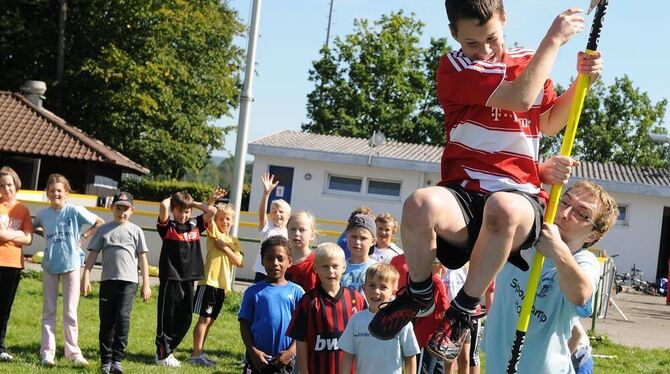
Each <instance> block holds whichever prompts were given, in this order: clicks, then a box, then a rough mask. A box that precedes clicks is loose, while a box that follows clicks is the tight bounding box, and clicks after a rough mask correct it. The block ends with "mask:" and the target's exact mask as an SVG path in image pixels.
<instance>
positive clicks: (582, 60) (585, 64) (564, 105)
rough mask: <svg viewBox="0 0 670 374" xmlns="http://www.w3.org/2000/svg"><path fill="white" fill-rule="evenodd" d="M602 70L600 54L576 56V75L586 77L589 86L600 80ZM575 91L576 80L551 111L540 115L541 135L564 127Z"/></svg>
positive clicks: (552, 132) (581, 53) (550, 133)
mask: <svg viewBox="0 0 670 374" xmlns="http://www.w3.org/2000/svg"><path fill="white" fill-rule="evenodd" d="M602 69H603V61H602V53H600V52H599V51H594V52H593V53H589V54H586V53H584V52H579V53H578V54H577V73H579V74H586V75H588V76H589V84H593V83H595V82H596V81H597V80H598V78H600V74H601V72H602ZM576 89H577V80H575V81H574V82H572V84H571V85H570V87H569V88H568V89H567V90H566V91H565V92H563V94H562V95H561V96H559V97H558V98H556V100H555V101H554V106H553V107H552V108H551V110H549V111H547V112H546V113H544V114H542V117H540V130H542V133H543V134H545V135H549V136H552V135H555V134H557V133H558V132H559V131H561V129H563V127H565V125H566V123H567V121H568V117H569V116H570V109H571V107H572V98H573V97H574V95H575V91H576Z"/></svg>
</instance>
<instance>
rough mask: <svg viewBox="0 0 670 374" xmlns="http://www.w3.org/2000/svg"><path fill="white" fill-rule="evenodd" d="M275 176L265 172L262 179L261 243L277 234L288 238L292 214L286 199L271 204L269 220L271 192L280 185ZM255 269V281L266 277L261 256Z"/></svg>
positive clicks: (259, 226)
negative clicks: (287, 224)
mask: <svg viewBox="0 0 670 374" xmlns="http://www.w3.org/2000/svg"><path fill="white" fill-rule="evenodd" d="M274 178H275V176H274V175H270V173H265V174H263V176H262V177H261V181H262V182H263V197H261V203H260V206H259V207H258V232H259V233H260V235H261V243H262V242H264V241H265V240H266V239H267V238H269V237H271V236H275V235H279V236H283V237H284V238H288V233H287V231H286V220H287V219H288V217H290V216H291V206H290V205H289V204H288V203H287V202H286V201H285V200H282V199H277V200H274V201H273V202H272V204H271V205H270V219H269V220H268V215H267V214H266V211H267V209H268V200H269V199H270V193H272V190H274V189H275V187H277V186H278V185H279V181H278V180H277V181H275V180H274ZM253 270H254V271H255V272H256V276H255V277H254V283H258V282H260V281H262V280H264V279H265V268H264V267H263V263H262V259H261V256H258V257H256V262H254V267H253Z"/></svg>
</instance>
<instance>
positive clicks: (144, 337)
mask: <svg viewBox="0 0 670 374" xmlns="http://www.w3.org/2000/svg"><path fill="white" fill-rule="evenodd" d="M25 275H26V276H25V277H24V279H23V280H22V281H21V284H20V285H19V291H18V293H17V296H16V301H15V302H14V307H13V309H12V316H11V319H10V321H9V331H8V333H7V338H6V340H5V342H6V344H7V346H8V348H9V351H10V352H11V353H12V354H13V355H14V356H15V360H14V361H13V362H12V363H0V372H2V373H21V374H25V373H28V372H30V373H43V372H44V373H72V372H91V371H97V370H98V369H99V367H100V363H99V359H98V326H99V320H98V284H97V283H94V284H93V292H92V295H90V296H89V297H88V298H82V299H81V301H80V302H79V346H80V347H81V349H82V350H83V351H84V355H85V356H86V358H87V359H88V360H89V362H90V363H91V364H90V366H89V367H88V368H84V369H81V368H75V367H73V366H71V365H70V364H69V362H68V361H67V360H65V359H63V357H62V354H63V330H62V326H61V321H62V314H61V313H62V306H61V305H62V298H61V299H59V319H60V321H59V322H58V328H57V334H56V341H57V347H58V351H57V356H56V357H57V361H56V367H55V368H44V367H42V366H41V365H40V364H39V362H40V359H39V347H40V320H41V316H42V285H41V282H40V280H39V278H40V274H39V272H27V273H26V274H25ZM152 291H153V295H152V298H151V300H150V301H148V302H147V303H143V302H142V300H141V299H140V298H137V299H136V301H135V308H134V309H133V314H132V317H131V328H130V338H129V342H128V348H127V350H126V353H127V357H126V360H125V362H124V368H125V369H126V371H127V372H129V373H149V372H151V373H170V372H175V370H174V369H167V368H159V367H157V366H156V365H155V364H154V352H155V346H154V335H155V329H156V301H157V296H158V290H157V289H156V288H154V289H153V290H152ZM240 301H241V295H240V294H239V293H231V294H230V295H228V297H227V299H226V302H225V305H224V308H223V310H222V311H221V314H220V315H219V318H218V320H217V321H216V323H214V326H212V329H211V331H210V335H209V338H208V339H207V343H206V345H205V352H206V353H207V355H208V356H210V357H212V358H214V359H215V360H216V361H217V362H218V365H217V367H216V368H215V369H209V368H200V367H195V366H191V365H188V363H186V362H184V361H186V360H187V359H188V356H189V355H190V352H191V351H190V350H191V347H192V339H193V335H192V333H188V334H187V335H186V337H185V338H184V341H183V342H182V344H181V345H180V347H179V348H178V349H177V352H176V354H175V355H176V357H177V359H179V360H181V361H182V363H183V366H182V369H181V371H184V372H188V373H200V372H202V373H211V372H217V373H240V372H241V371H242V366H241V362H242V358H243V355H244V345H243V344H242V341H241V339H240V334H239V326H238V323H237V318H236V315H237V310H238V308H239V304H240ZM193 317H194V321H193V323H195V318H196V316H193ZM192 328H193V324H192V326H191V329H192ZM592 342H593V351H594V353H596V354H599V355H609V356H617V357H616V358H611V359H605V358H596V359H595V365H596V372H597V373H606V374H607V373H612V374H619V373H659V374H660V373H668V368H669V367H670V350H668V349H641V348H629V347H625V346H622V345H618V344H614V343H612V342H611V341H609V340H608V339H607V337H602V336H600V337H593V338H592ZM484 361H485V357H484ZM483 368H485V362H484V365H483ZM482 372H484V370H482Z"/></svg>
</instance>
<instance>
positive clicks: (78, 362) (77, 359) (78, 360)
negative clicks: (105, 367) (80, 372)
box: [70, 354, 88, 366]
mask: <svg viewBox="0 0 670 374" xmlns="http://www.w3.org/2000/svg"><path fill="white" fill-rule="evenodd" d="M70 361H72V363H73V364H74V365H75V366H88V360H86V359H85V358H84V356H83V355H82V354H78V355H76V356H74V357H73V358H72V359H70Z"/></svg>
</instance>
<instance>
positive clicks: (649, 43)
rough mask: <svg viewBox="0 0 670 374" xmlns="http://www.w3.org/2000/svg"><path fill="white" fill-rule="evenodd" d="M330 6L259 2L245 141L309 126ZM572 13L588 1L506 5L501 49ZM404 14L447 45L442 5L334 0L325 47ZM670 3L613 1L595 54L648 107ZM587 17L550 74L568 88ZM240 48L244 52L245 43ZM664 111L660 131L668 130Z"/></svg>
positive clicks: (244, 3)
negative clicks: (358, 25) (358, 24)
mask: <svg viewBox="0 0 670 374" xmlns="http://www.w3.org/2000/svg"><path fill="white" fill-rule="evenodd" d="M229 4H230V6H231V7H232V8H233V9H235V10H237V12H238V16H239V18H240V20H241V21H242V22H243V23H244V24H247V25H248V22H249V17H250V15H251V4H252V0H229ZM329 6H330V0H265V1H263V4H262V8H261V15H260V23H259V25H260V28H259V32H260V38H259V40H258V43H257V52H256V73H257V76H256V77H255V81H254V86H253V97H254V102H253V104H252V108H251V116H250V124H249V135H248V136H249V141H253V140H255V139H258V138H261V137H263V136H266V135H269V134H272V133H275V132H278V131H281V130H286V129H289V130H300V125H301V124H302V123H305V122H308V118H307V111H306V102H307V94H308V93H309V92H310V91H311V90H312V88H313V87H312V84H311V83H310V82H309V81H308V80H307V78H308V70H309V69H310V68H311V66H312V62H313V61H314V60H316V59H318V57H319V54H318V52H319V49H320V48H321V46H322V45H323V43H324V42H325V39H326V27H327V22H328V10H329ZM570 7H579V8H582V9H584V10H586V9H587V8H588V1H587V0H581V1H565V0H554V1H546V0H516V1H511V0H507V1H505V10H506V13H507V27H506V28H505V40H506V42H507V45H508V46H510V45H513V44H514V43H515V42H516V43H519V45H521V46H524V47H527V48H536V47H537V46H538V45H539V43H540V40H541V39H542V37H543V36H544V35H545V33H546V31H547V29H548V28H549V25H550V24H551V22H552V21H553V19H554V18H555V17H556V15H557V14H559V13H560V12H562V11H563V10H565V9H567V8H570ZM400 9H402V10H403V11H404V12H405V13H406V14H410V13H414V14H416V18H417V19H419V20H421V21H422V22H423V23H425V27H424V34H423V38H422V43H423V44H424V45H426V44H427V43H428V41H429V40H430V38H431V37H435V38H437V37H447V39H448V43H449V45H450V46H452V47H454V48H457V47H458V46H457V44H455V42H454V40H453V39H452V38H451V36H450V35H449V33H448V23H447V18H446V14H445V11H444V2H443V1H441V0H334V6H333V23H332V26H331V41H332V39H333V38H334V36H344V35H347V34H350V33H351V32H352V31H353V20H354V19H355V18H367V19H369V20H371V21H372V20H376V19H379V18H380V16H381V15H382V14H388V13H390V12H393V11H398V10H400ZM668 14H670V1H667V0H647V1H644V2H641V1H631V0H624V1H617V0H611V1H610V6H609V9H608V12H607V14H606V16H605V24H604V27H603V33H602V35H601V38H600V45H599V49H600V50H601V51H602V52H603V54H604V60H605V67H604V72H603V79H604V81H605V83H606V84H607V85H610V84H612V83H613V82H614V78H615V77H621V76H623V75H624V74H628V76H629V77H630V78H631V79H632V81H633V83H634V84H635V86H636V87H639V88H640V89H641V90H642V91H646V92H647V93H648V94H649V96H650V98H651V100H652V101H653V102H657V101H659V100H661V99H663V98H668V97H670V88H669V86H670V78H668V74H667V73H665V72H664V71H663V70H662V69H663V68H662V66H665V65H666V64H667V62H668V61H669V60H670V52H669V48H670V47H669V46H670V21H668V18H667V16H668ZM592 16H593V14H591V15H590V16H586V23H587V25H588V26H587V30H586V31H584V32H583V33H581V34H579V35H577V36H575V37H574V38H573V39H572V40H571V41H570V42H568V43H567V44H566V45H564V46H563V47H562V48H561V51H560V54H559V56H558V59H557V61H556V64H555V65H554V69H553V70H552V74H551V75H552V79H554V81H555V82H556V83H559V84H561V85H563V86H566V85H567V84H568V83H569V82H570V78H571V77H573V76H574V75H575V61H576V54H577V52H578V51H580V50H582V49H583V48H584V47H585V46H586V41H587V39H588V31H589V29H590V24H591V20H592ZM238 43H239V44H240V45H241V46H243V48H245V49H246V47H247V40H246V38H244V39H242V38H240V39H239V40H238ZM238 111H239V109H238V108H236V109H235V110H234V114H235V115H234V116H233V117H224V118H220V119H219V120H217V121H216V122H215V123H216V124H217V125H221V126H224V125H237V113H238ZM668 112H670V111H666V116H665V120H664V125H665V126H666V127H668V125H669V124H670V113H668ZM235 139H236V132H231V133H230V134H229V135H228V136H227V137H226V141H225V150H222V151H219V152H215V154H217V155H225V154H228V153H229V152H230V153H231V154H232V153H234V152H235Z"/></svg>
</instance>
